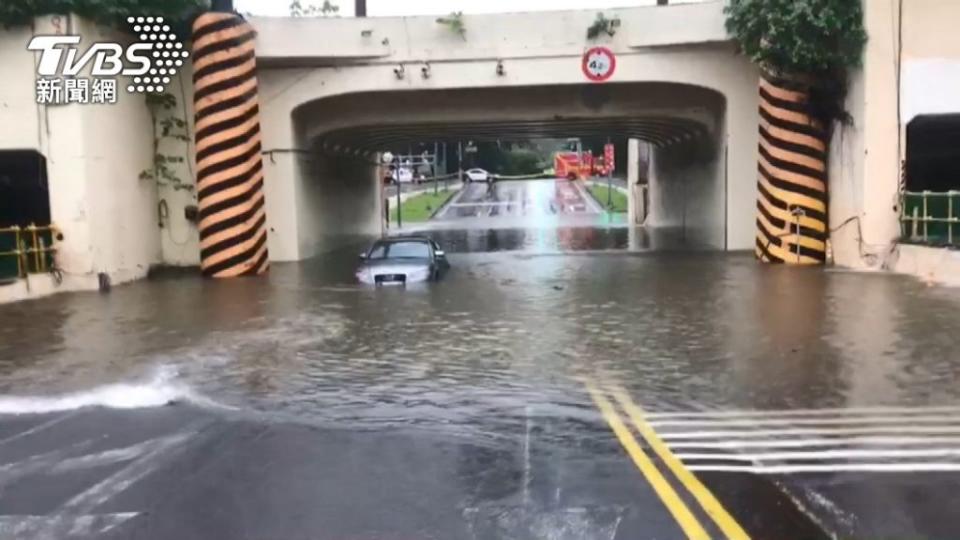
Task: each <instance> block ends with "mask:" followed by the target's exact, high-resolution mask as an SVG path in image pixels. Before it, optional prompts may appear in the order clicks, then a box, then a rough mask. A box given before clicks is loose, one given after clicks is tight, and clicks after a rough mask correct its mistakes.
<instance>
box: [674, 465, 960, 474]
mask: <svg viewBox="0 0 960 540" xmlns="http://www.w3.org/2000/svg"><path fill="white" fill-rule="evenodd" d="M686 467H687V468H688V469H690V470H691V471H694V472H737V473H752V474H799V473H831V472H901V473H903V472H908V473H914V472H960V463H926V462H919V463H838V464H815V465H687V466H686Z"/></svg>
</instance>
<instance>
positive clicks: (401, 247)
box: [369, 242, 430, 259]
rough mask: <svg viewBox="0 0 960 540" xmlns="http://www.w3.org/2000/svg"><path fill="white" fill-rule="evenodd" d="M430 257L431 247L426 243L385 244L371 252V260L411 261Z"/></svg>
mask: <svg viewBox="0 0 960 540" xmlns="http://www.w3.org/2000/svg"><path fill="white" fill-rule="evenodd" d="M428 257H430V245H429V244H427V243H426V242H385V243H382V244H376V245H374V246H373V249H371V250H370V255H369V258H370V259H410V258H418V259H420V258H428Z"/></svg>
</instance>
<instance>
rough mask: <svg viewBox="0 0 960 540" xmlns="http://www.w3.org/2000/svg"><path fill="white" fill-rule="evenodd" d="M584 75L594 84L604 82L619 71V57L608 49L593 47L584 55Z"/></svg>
mask: <svg viewBox="0 0 960 540" xmlns="http://www.w3.org/2000/svg"><path fill="white" fill-rule="evenodd" d="M582 67H583V74H584V75H586V76H587V78H588V79H590V80H591V81H593V82H603V81H606V80H607V79H609V78H610V77H612V76H613V71H614V70H615V69H617V57H616V56H614V55H613V51H611V50H610V49H608V48H606V47H593V48H591V49H588V50H587V52H585V53H583V66H582Z"/></svg>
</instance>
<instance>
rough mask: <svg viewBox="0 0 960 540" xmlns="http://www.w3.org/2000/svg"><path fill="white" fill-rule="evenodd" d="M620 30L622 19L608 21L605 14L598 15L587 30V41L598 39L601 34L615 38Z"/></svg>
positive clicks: (615, 18)
mask: <svg viewBox="0 0 960 540" xmlns="http://www.w3.org/2000/svg"><path fill="white" fill-rule="evenodd" d="M617 28H620V17H614V18H612V19H608V18H607V16H606V15H604V14H603V13H597V18H596V19H595V20H594V21H593V24H591V25H590V26H589V27H588V28H587V39H596V38H597V37H599V36H600V34H606V35H608V36H610V37H613V35H614V34H616V33H617Z"/></svg>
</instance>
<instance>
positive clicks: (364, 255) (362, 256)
mask: <svg viewBox="0 0 960 540" xmlns="http://www.w3.org/2000/svg"><path fill="white" fill-rule="evenodd" d="M360 260H361V261H365V260H367V254H366V253H361V254H360Z"/></svg>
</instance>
